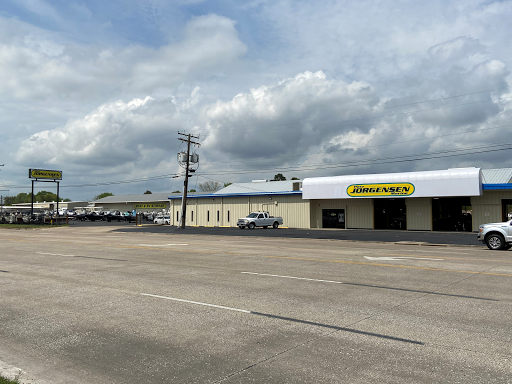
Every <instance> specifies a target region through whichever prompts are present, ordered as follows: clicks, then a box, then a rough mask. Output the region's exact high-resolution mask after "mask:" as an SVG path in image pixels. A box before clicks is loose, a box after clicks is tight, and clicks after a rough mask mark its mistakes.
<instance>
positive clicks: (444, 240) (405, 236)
mask: <svg viewBox="0 0 512 384" xmlns="http://www.w3.org/2000/svg"><path fill="white" fill-rule="evenodd" d="M70 225H71V226H73V227H80V228H82V227H95V228H101V227H113V228H114V227H115V228H116V229H115V230H116V231H117V232H127V233H161V234H176V235H179V234H184V233H185V234H192V235H207V236H210V235H211V236H229V237H232V236H235V237H269V238H272V237H284V238H297V239H326V240H329V239H330V240H348V241H358V242H361V241H371V242H422V243H426V244H443V245H474V246H482V245H483V244H482V243H481V242H480V241H478V240H477V239H476V237H477V235H476V233H472V232H430V231H398V230H374V229H341V230H340V229H315V228H311V229H297V228H279V229H277V230H275V229H271V228H268V229H263V228H255V229H253V230H250V229H243V230H241V229H239V228H224V227H187V228H186V229H185V230H181V229H178V228H177V227H175V226H167V225H166V226H163V225H152V224H151V223H144V225H143V226H142V227H136V226H135V223H131V224H130V223H124V222H121V223H118V222H110V223H108V222H101V221H98V222H88V221H85V222H81V221H78V222H75V221H71V222H70Z"/></svg>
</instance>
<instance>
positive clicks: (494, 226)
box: [478, 220, 512, 250]
mask: <svg viewBox="0 0 512 384" xmlns="http://www.w3.org/2000/svg"><path fill="white" fill-rule="evenodd" d="M478 240H480V241H482V242H484V243H485V244H486V245H487V248H489V249H492V250H502V249H510V248H512V220H509V221H505V222H504V223H489V224H483V225H481V226H480V227H478Z"/></svg>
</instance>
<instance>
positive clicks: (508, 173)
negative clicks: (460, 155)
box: [482, 168, 512, 184]
mask: <svg viewBox="0 0 512 384" xmlns="http://www.w3.org/2000/svg"><path fill="white" fill-rule="evenodd" d="M482 183H483V184H506V183H512V168H499V169H482Z"/></svg>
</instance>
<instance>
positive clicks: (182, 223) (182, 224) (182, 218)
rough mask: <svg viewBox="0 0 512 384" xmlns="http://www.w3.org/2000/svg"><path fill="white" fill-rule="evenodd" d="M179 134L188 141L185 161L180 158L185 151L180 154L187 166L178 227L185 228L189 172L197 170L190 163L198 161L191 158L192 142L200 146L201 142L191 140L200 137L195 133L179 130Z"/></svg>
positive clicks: (181, 161) (179, 138)
mask: <svg viewBox="0 0 512 384" xmlns="http://www.w3.org/2000/svg"><path fill="white" fill-rule="evenodd" d="M178 135H182V136H185V137H186V139H184V138H181V137H178V140H181V141H183V142H186V143H187V153H186V154H185V156H186V159H185V161H183V158H182V159H180V158H179V156H180V155H183V153H179V154H178V161H180V164H181V163H184V164H181V165H182V166H185V182H184V183H183V197H182V199H181V216H180V222H179V225H178V228H180V229H185V220H186V217H187V192H188V178H189V177H190V176H189V172H195V169H194V170H191V169H190V164H191V163H197V162H198V161H197V160H196V159H191V158H190V144H193V145H197V146H198V147H199V146H200V145H201V144H199V143H196V142H195V141H191V139H199V136H194V135H192V134H190V133H189V134H185V133H180V132H178ZM196 156H197V155H196Z"/></svg>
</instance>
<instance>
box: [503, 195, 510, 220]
mask: <svg viewBox="0 0 512 384" xmlns="http://www.w3.org/2000/svg"><path fill="white" fill-rule="evenodd" d="M501 206H502V211H503V221H509V220H510V219H512V200H510V199H507V200H501Z"/></svg>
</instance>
